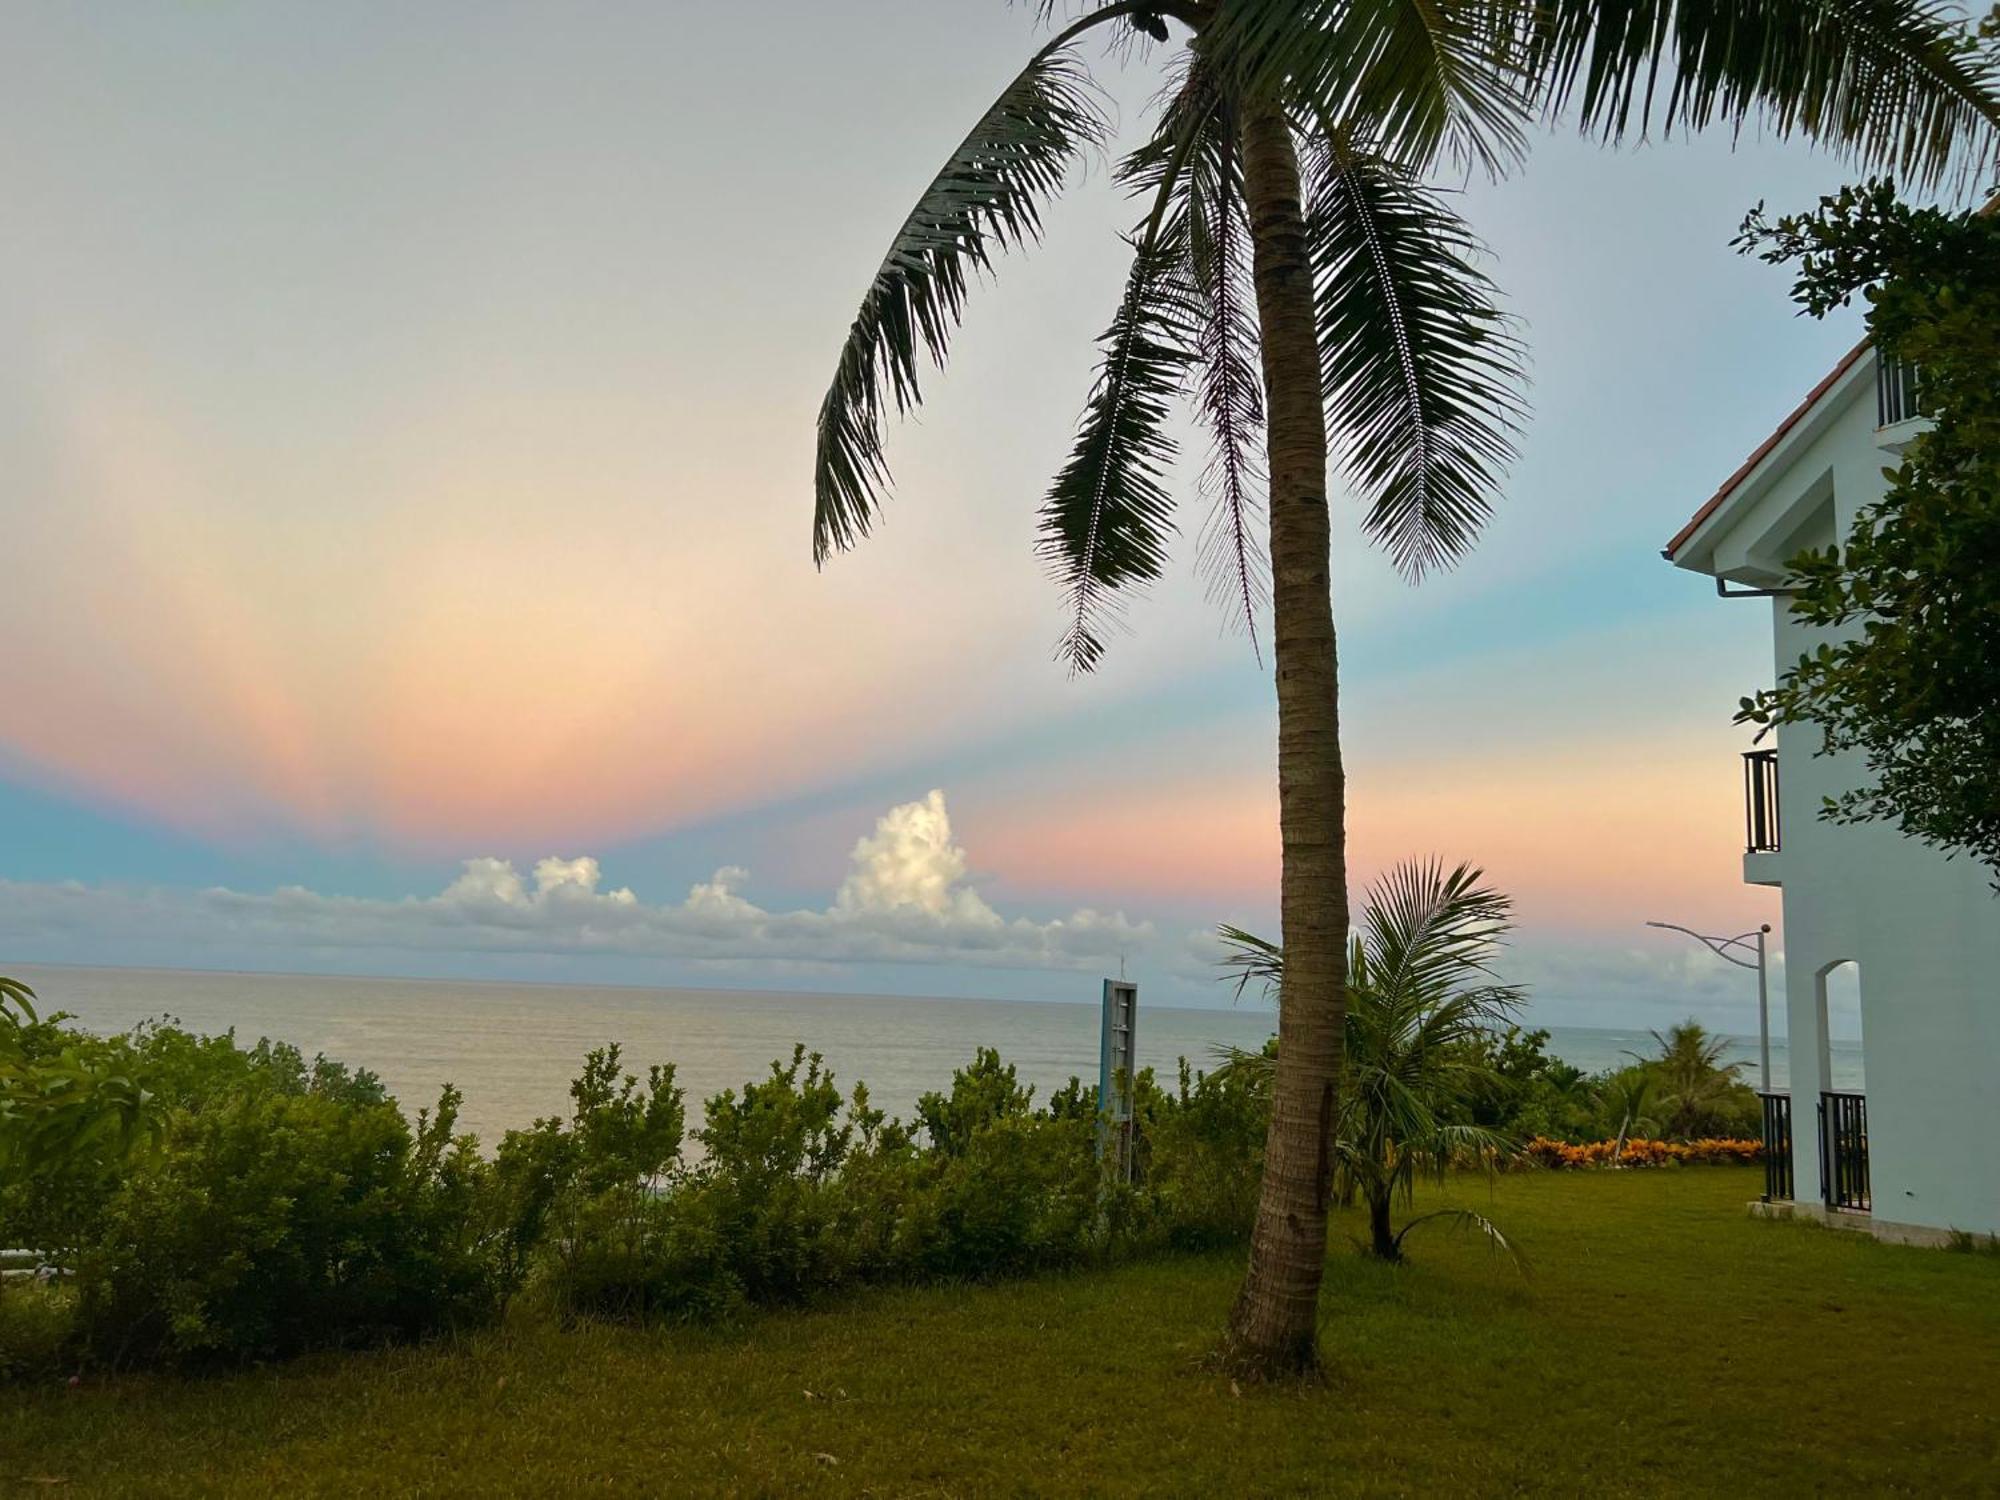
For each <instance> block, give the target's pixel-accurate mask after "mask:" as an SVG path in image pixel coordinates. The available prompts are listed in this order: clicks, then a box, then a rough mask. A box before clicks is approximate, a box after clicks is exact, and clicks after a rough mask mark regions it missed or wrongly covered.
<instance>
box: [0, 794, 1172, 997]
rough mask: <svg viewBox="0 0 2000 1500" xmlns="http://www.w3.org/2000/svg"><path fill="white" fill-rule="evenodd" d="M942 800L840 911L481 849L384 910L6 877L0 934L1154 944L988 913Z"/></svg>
mask: <svg viewBox="0 0 2000 1500" xmlns="http://www.w3.org/2000/svg"><path fill="white" fill-rule="evenodd" d="M968 872H969V865H968V861H967V857H966V853H965V850H964V848H963V847H962V846H960V844H959V843H958V842H957V841H956V839H955V838H954V836H953V834H952V827H951V815H950V812H949V810H948V808H947V806H946V803H945V795H944V793H943V791H941V790H933V791H931V792H930V793H929V794H928V795H926V796H925V797H923V798H921V799H919V800H917V801H914V802H908V803H904V804H901V805H899V806H896V807H892V808H890V809H889V810H888V811H887V812H886V813H884V814H883V815H882V816H881V817H880V818H879V819H878V820H877V821H876V824H875V828H874V831H873V832H872V833H870V834H868V835H866V836H864V837H863V838H861V839H860V840H859V841H858V842H857V843H856V844H855V845H854V848H853V852H852V854H851V855H850V857H849V868H848V872H847V875H846V878H845V879H844V880H843V881H842V882H841V885H840V887H839V889H838V891H837V892H836V893H835V895H834V899H833V901H832V904H831V905H829V906H827V907H825V908H824V909H820V910H813V909H798V910H791V911H769V910H766V909H765V908H763V907H761V906H759V905H758V904H757V903H756V902H754V901H752V900H750V899H749V898H748V897H747V896H746V895H745V894H744V890H745V888H746V887H747V885H748V882H749V879H750V873H749V871H748V870H746V869H745V868H743V867H742V866H740V865H724V866H722V867H721V868H719V869H717V870H716V871H715V873H714V874H713V875H711V876H710V877H709V878H708V879H707V880H703V881H697V882H696V883H695V884H694V885H693V886H692V887H690V888H689V890H688V893H687V895H686V897H685V898H684V899H683V900H681V901H679V902H673V903H659V904H653V903H649V902H646V901H643V900H641V899H640V898H639V896H638V895H637V894H636V893H634V892H633V891H632V890H631V889H630V888H628V887H625V886H622V885H621V886H609V885H607V883H606V882H605V879H604V874H603V870H602V868H601V866H600V864H599V862H598V860H597V859H596V858H595V857H594V856H591V855H580V856H577V857H574V858H569V857H562V856H555V855H551V856H549V857H547V858H544V859H542V860H539V861H537V862H536V863H535V865H534V866H533V868H532V869H531V870H529V871H526V872H523V871H522V870H520V869H518V868H517V867H516V866H515V864H514V862H513V861H511V860H507V859H500V858H496V857H493V856H488V855H481V856H475V857H472V858H469V859H466V860H464V861H463V862H462V863H461V865H460V871H459V874H458V876H457V878H455V879H454V880H452V881H451V883H450V884H448V885H447V886H446V887H445V888H444V889H443V890H442V891H440V892H438V893H437V894H436V895H432V896H410V897H405V898H404V899H402V900H380V899H368V898H358V897H349V896H338V895H328V894H324V893H321V892H318V891H314V890H310V889H307V888H306V887H304V886H297V885H292V886H281V887H279V888H278V889H276V890H274V891H270V892H244V891H237V890H233V889H230V888H228V887H226V886H211V887H208V888H206V889H201V890H177V889H173V888H164V887H151V888H139V889H134V888H125V887H118V886H91V885H84V884H82V883H80V882H62V883H41V884H37V883H22V882H7V881H0V938H5V939H8V940H10V941H13V942H17V943H18V942H22V941H26V942H28V943H35V942H42V943H46V942H48V941H50V940H51V939H57V938H62V937H70V938H81V939H85V940H88V939H89V938H91V937H92V936H94V935H100V934H102V935H108V934H111V933H114V932H115V933H119V934H122V935H123V936H125V937H127V938H133V937H138V938H144V939H152V940H160V941H167V942H174V943H179V944H184V945H187V946H188V947H189V948H190V949H191V950H192V951H193V952H195V953H197V954H198V953H199V952H200V951H201V949H202V948H203V946H205V945H207V946H215V947H225V946H226V947H230V948H243V947H250V948H268V949H273V950H279V951H285V952H315V951H324V950H326V949H343V950H346V949H359V950H373V951H385V950H386V951H403V952H422V951H447V952H456V953H466V952H484V953H510V952H511V953H533V954H549V955H565V954H624V955H635V956H639V955H652V956H659V957H670V958H678V959H690V960H697V961H710V962H725V961H756V962H774V961H775V962H802V963H814V964H857V963H870V964H908V963H918V964H952V963H956V964H967V965H971V966H974V967H981V968H1056V969H1073V968H1087V967H1091V966H1093V965H1103V964H1106V963H1116V962H1117V961H1118V960H1119V958H1120V956H1121V955H1122V954H1124V953H1126V952H1129V951H1132V950H1137V949H1146V950H1151V949H1154V948H1156V947H1157V946H1158V939H1159V933H1158V932H1157V930H1156V929H1155V928H1154V926H1153V924H1152V923H1150V922H1134V921H1131V920H1129V919H1128V918H1127V917H1126V916H1125V914H1124V913H1123V912H1109V913H1106V912H1101V911H1097V910H1094V909H1092V908H1088V907H1084V908H1079V909H1077V910H1075V911H1072V912H1070V913H1069V914H1068V915H1066V916H1061V917H1055V918H1051V919H1048V920H1040V921H1038V920H1034V919H1031V918H1027V917H1015V918H1012V919H1009V918H1006V917H1003V916H1002V915H1001V914H1000V913H998V912H997V911H995V910H994V909H993V908H992V907H991V906H990V905H989V904H988V903H987V902H986V900H985V898H984V897H982V896H981V895H980V894H979V892H978V891H977V890H976V889H975V888H974V887H973V885H972V884H971V883H970V876H969V873H968Z"/></svg>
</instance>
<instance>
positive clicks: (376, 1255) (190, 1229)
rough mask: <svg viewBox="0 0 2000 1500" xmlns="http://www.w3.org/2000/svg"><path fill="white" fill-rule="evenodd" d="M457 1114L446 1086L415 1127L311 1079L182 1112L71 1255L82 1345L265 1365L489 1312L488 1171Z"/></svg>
mask: <svg viewBox="0 0 2000 1500" xmlns="http://www.w3.org/2000/svg"><path fill="white" fill-rule="evenodd" d="M342 1081H347V1080H344V1079H343V1080H342ZM457 1110H458V1096H457V1095H456V1093H455V1092H453V1091H452V1090H449V1089H447V1090H446V1091H445V1094H444V1096H443V1097H442V1098H441V1099H440V1101H439V1104H438V1109H437V1112H436V1114H435V1115H424V1116H420V1117H419V1120H418V1125H417V1129H416V1131H415V1132H414V1133H413V1132H412V1131H411V1129H410V1127H409V1125H408V1124H407V1123H406V1122H405V1121H404V1119H403V1117H402V1114H401V1113H400V1112H399V1111H398V1110H397V1108H396V1106H395V1105H394V1104H393V1103H391V1102H388V1101H380V1102H372V1103H361V1102H356V1101H355V1100H353V1099H352V1098H343V1097H341V1089H340V1088H339V1087H338V1086H336V1087H333V1088H327V1087H323V1086H320V1083H319V1082H318V1081H315V1082H309V1083H308V1084H307V1085H306V1086H305V1087H304V1088H303V1089H301V1090H296V1091H294V1090H284V1089H250V1090H245V1091H243V1092H241V1093H239V1094H237V1095H235V1096H234V1097H232V1098H230V1099H228V1100H226V1101H222V1102H218V1103H215V1104H213V1105H211V1106H210V1107H206V1108H202V1109H198V1110H195V1109H189V1110H183V1111H180V1112H177V1113H176V1114H174V1115H173V1116H172V1117H171V1118H170V1119H169V1121H168V1122H167V1126H166V1129H165V1131H164V1135H163V1139H162V1141H161V1143H160V1145H159V1147H158V1148H157V1150H156V1151H155V1152H153V1153H152V1154H151V1155H150V1156H149V1157H148V1158H146V1159H144V1160H142V1161H140V1162H138V1163H136V1164H135V1165H134V1167H133V1168H132V1170H130V1171H129V1172H128V1173H127V1174H126V1175H125V1177H124V1179H123V1180H122V1181H120V1182H119V1183H118V1184H117V1186H116V1187H115V1189H114V1190H113V1191H112V1193H111V1195H110V1197H109V1199H108V1200H107V1201H106V1203H105V1205H104V1210H103V1214H102V1217H101V1219H99V1220H98V1222H96V1223H95V1224H94V1225H93V1227H92V1232H91V1234H90V1236H89V1238H88V1239H87V1240H86V1242H85V1243H84V1244H83V1245H82V1247H81V1249H80V1252H79V1253H78V1256H77V1260H76V1264H75V1268H74V1269H75V1274H76V1286H77V1293H78V1308H77V1325H76V1326H77V1342H78V1345H79V1347H80V1348H81V1349H83V1350H84V1351H87V1352H88V1353H89V1354H90V1355H92V1356H94V1357H96V1358H98V1359H102V1360H105V1361H108V1362H111V1363H114V1364H118V1363H125V1362H128V1361H154V1360H166V1361H172V1362H185V1361H191V1360H204V1359H217V1358H220V1359H242V1358H270V1357H276V1356H284V1355H288V1354H295V1353H298V1352H300V1351H302V1350H305V1349H308V1348H314V1347H320V1346H325V1345H332V1344H354V1343H366V1342H375V1341H379V1340H381V1339H386V1338H407V1337H412V1336H415V1335H417V1334H420V1333H425V1332H429V1331H432V1330H435V1329H440V1328H446V1327H454V1326H460V1325H464V1324H468V1323H472V1322H476V1321H479V1320H481V1319H483V1318H485V1317H487V1316H489V1315H491V1313H492V1312H493V1311H495V1307H496V1294H495V1283H494V1280H493V1277H492V1274H491V1267H490V1264H489V1259H488V1256H487V1254H486V1245H485V1235H484V1234H483V1232H482V1225H481V1191H482V1186H483V1179H484V1176H485V1173H486V1168H485V1165H484V1163H482V1162H481V1161H480V1160H479V1158H478V1157H477V1155H476V1153H474V1152H472V1151H471V1150H470V1149H469V1146H468V1143H466V1142H464V1141H454V1140H453V1138H452V1128H453V1126H454V1124H455V1123H456V1118H457Z"/></svg>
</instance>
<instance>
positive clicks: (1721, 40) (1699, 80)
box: [1482, 0, 2000, 186]
mask: <svg viewBox="0 0 2000 1500" xmlns="http://www.w3.org/2000/svg"><path fill="white" fill-rule="evenodd" d="M1483 8H1484V10H1485V13H1486V16H1487V17H1488V20H1489V22H1490V23H1492V25H1493V31H1492V33H1491V34H1492V36H1493V45H1494V49H1495V51H1496V53H1502V54H1511V55H1513V56H1514V57H1515V58H1516V59H1517V63H1518V66H1519V67H1520V69H1521V71H1522V75H1523V79H1524V82H1525V83H1526V85H1527V86H1528V88H1529V89H1530V90H1531V91H1532V93H1533V95H1534V97H1535V98H1536V99H1537V101H1538V102H1539V103H1540V104H1541V105H1542V106H1543V107H1544V108H1545V110H1546V112H1547V113H1549V114H1550V115H1553V116H1573V117H1574V118H1575V119H1576V121H1577V122H1578V124H1579V125H1580V126H1581V127H1582V128H1583V129H1584V130H1585V131H1588V132H1592V133H1595V134H1597V135H1600V136H1602V137H1603V138H1604V139H1605V140H1607V141H1618V140H1624V139H1628V138H1631V137H1633V136H1643V135H1644V134H1645V133H1646V132H1647V131H1648V130H1649V129H1650V128H1651V127H1652V125H1653V124H1654V123H1655V122H1657V123H1658V124H1659V125H1660V126H1661V127H1662V128H1663V129H1666V130H1668V131H1671V130H1672V129H1674V128H1675V127H1680V128H1683V129H1688V130H1698V129H1701V128H1703V127H1705V126H1709V125H1714V124H1726V125H1729V126H1731V127H1732V128H1734V129H1735V130H1737V131H1739V132H1740V131H1741V129H1742V127H1743V126H1744V125H1745V124H1746V123H1752V122H1754V123H1756V124H1758V125H1760V126H1762V127H1763V128H1764V129H1765V130H1767V131H1769V132H1770V133H1771V134H1772V135H1774V136H1777V137H1779V138H1785V137H1789V136H1792V135H1803V136H1806V137H1808V138H1811V139H1815V140H1818V141H1820V142H1821V143H1823V144H1825V145H1827V146H1829V147H1832V148H1835V149H1838V150H1842V151H1844V152H1845V153H1847V154H1848V155H1850V156H1851V157H1852V158H1853V159H1855V160H1856V161H1858V162H1862V163H1866V164H1868V165H1871V166H1885V167H1889V168H1892V169H1894V170H1895V171H1897V172H1899V173H1901V174H1903V175H1905V176H1907V177H1910V178H1912V179H1914V180H1916V181H1918V182H1920V183H1922V184H1924V185H1926V186H1931V185H1935V184H1937V183H1938V182H1940V181H1942V180H1943V179H1944V178H1945V177H1946V176H1947V175H1948V173H1949V172H1950V170H1951V167H1952V164H1953V162H1954V160H1956V161H1958V162H1959V164H1960V165H1961V166H1963V167H1964V168H1965V169H1967V170H1968V171H1971V170H1977V169H1978V168H1980V167H1983V166H1985V165H1987V164H1990V163H1991V162H1992V161H1993V159H1994V153H1995V149H1996V145H2000V97H1996V96H1997V95H2000V58H1996V57H1995V56H1994V55H1993V54H1991V53H1990V52H1982V51H1981V50H1980V49H1979V48H1978V47H1977V46H1976V45H1975V44H1974V43H1973V42H1972V40H1971V38H1970V37H1969V35H1968V33H1967V30H1966V27H1965V24H1964V15H1963V12H1962V11H1961V10H1960V9H1959V8H1957V7H1956V6H1952V5H1946V4H1938V3H1933V0H1535V3H1533V4H1524V3H1520V0H1483ZM1482 29H1484V28H1482Z"/></svg>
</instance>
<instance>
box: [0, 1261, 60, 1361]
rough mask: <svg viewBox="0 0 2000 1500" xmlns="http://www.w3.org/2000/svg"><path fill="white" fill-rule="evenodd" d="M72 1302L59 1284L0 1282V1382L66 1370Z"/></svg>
mask: <svg viewBox="0 0 2000 1500" xmlns="http://www.w3.org/2000/svg"><path fill="white" fill-rule="evenodd" d="M74 1303H75V1298H74V1296H73V1295H72V1294H71V1292H70V1289H69V1288H68V1287H65V1286H62V1285H59V1284H55V1283H47V1282H42V1281H30V1280H25V1279H18V1278H17V1279H15V1280H11V1281H7V1282H4V1283H0V1382H5V1381H9V1380H36V1379H43V1378H46V1377H48V1376H51V1375H59V1374H61V1373H63V1372H64V1371H65V1370H67V1369H69V1368H70V1367H71V1365H72V1363H73V1360H74V1356H75V1351H74V1348H73V1338H72V1327H73V1323H74V1316H75V1314H74Z"/></svg>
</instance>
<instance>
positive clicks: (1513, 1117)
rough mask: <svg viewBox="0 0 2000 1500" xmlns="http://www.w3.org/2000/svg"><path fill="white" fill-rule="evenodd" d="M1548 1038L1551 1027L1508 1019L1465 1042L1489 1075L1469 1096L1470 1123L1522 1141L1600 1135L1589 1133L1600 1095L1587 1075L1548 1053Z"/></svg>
mask: <svg viewBox="0 0 2000 1500" xmlns="http://www.w3.org/2000/svg"><path fill="white" fill-rule="evenodd" d="M1548 1041H1549V1034H1548V1032H1547V1031H1544V1030H1540V1029H1536V1030H1524V1029H1523V1028H1521V1027H1519V1026H1511V1025H1510V1026H1505V1027H1500V1028H1498V1029H1495V1030H1489V1031H1482V1032H1479V1033H1477V1034H1476V1035H1474V1036H1473V1037H1471V1038H1469V1039H1468V1040H1467V1041H1466V1042H1465V1044H1464V1045H1465V1046H1466V1047H1467V1048H1469V1049H1470V1050H1472V1051H1474V1052H1476V1053H1477V1054H1478V1055H1479V1064H1478V1067H1479V1071H1480V1072H1481V1073H1483V1074H1484V1075H1485V1077H1486V1078H1487V1079H1488V1080H1489V1082H1488V1085H1487V1087H1486V1088H1484V1089H1483V1090H1481V1091H1480V1092H1479V1093H1478V1094H1477V1095H1476V1096H1475V1097H1474V1098H1473V1099H1472V1100H1471V1101H1470V1107H1469V1111H1468V1113H1469V1115H1470V1118H1471V1120H1472V1123H1474V1124H1476V1125H1483V1126H1485V1127H1486V1128H1487V1129H1489V1130H1496V1131H1499V1132H1501V1133H1502V1134H1504V1135H1508V1136H1511V1137H1512V1138H1514V1139H1515V1140H1518V1141H1526V1140H1532V1139H1533V1138H1534V1137H1536V1136H1544V1137H1546V1138H1548V1139H1550V1140H1557V1141H1580V1140H1584V1139H1586V1138H1588V1139H1597V1138H1598V1137H1595V1136H1592V1135H1591V1131H1592V1130H1593V1128H1594V1126H1593V1121H1594V1119H1595V1115H1596V1098H1595V1095H1594V1093H1593V1091H1592V1088H1591V1084H1590V1078H1589V1076H1588V1075H1587V1074H1586V1073H1585V1072H1584V1071H1583V1069H1581V1068H1575V1067H1571V1066H1570V1065H1569V1064H1568V1063H1566V1062H1564V1061H1563V1060H1562V1059H1561V1058H1558V1057H1551V1056H1549V1054H1548V1051H1547V1048H1548Z"/></svg>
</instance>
